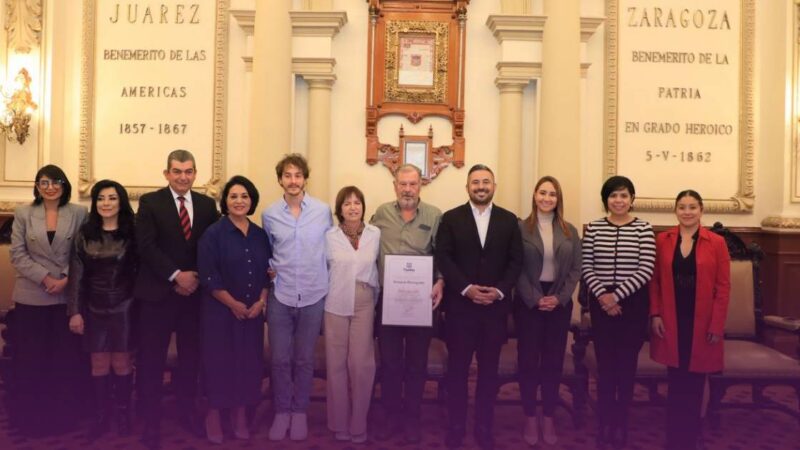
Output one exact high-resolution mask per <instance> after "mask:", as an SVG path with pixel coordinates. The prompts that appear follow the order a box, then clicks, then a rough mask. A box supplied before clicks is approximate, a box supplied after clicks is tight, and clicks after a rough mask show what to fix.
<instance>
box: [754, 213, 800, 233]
mask: <svg viewBox="0 0 800 450" xmlns="http://www.w3.org/2000/svg"><path fill="white" fill-rule="evenodd" d="M761 228H774V229H778V230H787V231H788V230H791V231H798V232H800V217H780V216H769V217H767V218H766V219H764V220H762V221H761Z"/></svg>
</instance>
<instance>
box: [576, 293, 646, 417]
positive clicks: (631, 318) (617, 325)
mask: <svg viewBox="0 0 800 450" xmlns="http://www.w3.org/2000/svg"><path fill="white" fill-rule="evenodd" d="M620 306H621V307H622V315H618V316H614V317H612V316H609V315H608V314H606V312H605V311H603V309H602V307H601V306H600V302H598V301H597V299H596V298H594V296H592V297H591V298H590V299H589V313H590V314H591V318H592V331H593V333H594V350H595V355H596V356H597V407H598V417H599V418H600V421H601V423H600V425H601V426H620V427H623V428H625V427H627V424H628V409H629V407H630V404H631V401H632V400H633V387H634V377H635V376H636V365H637V361H638V357H639V350H641V348H642V344H643V343H644V339H645V336H646V334H647V319H648V312H649V308H650V299H649V295H648V293H647V288H643V289H639V290H638V291H636V292H634V293H633V295H631V296H629V297H627V298H625V299H623V300H622V301H620Z"/></svg>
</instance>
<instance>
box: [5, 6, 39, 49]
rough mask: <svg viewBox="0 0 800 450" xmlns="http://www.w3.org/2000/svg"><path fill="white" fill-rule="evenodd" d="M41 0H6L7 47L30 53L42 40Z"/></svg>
mask: <svg viewBox="0 0 800 450" xmlns="http://www.w3.org/2000/svg"><path fill="white" fill-rule="evenodd" d="M43 11H44V10H43V7H42V0H6V33H7V35H8V47H9V48H10V49H12V50H14V51H15V52H17V53H30V51H31V49H32V48H33V47H38V46H39V44H40V43H41V40H42V12H43Z"/></svg>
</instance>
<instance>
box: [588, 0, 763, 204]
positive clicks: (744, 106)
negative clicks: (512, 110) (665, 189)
mask: <svg viewBox="0 0 800 450" xmlns="http://www.w3.org/2000/svg"><path fill="white" fill-rule="evenodd" d="M738 3H739V5H740V7H741V20H742V25H741V35H740V37H739V39H740V42H741V49H740V53H741V67H740V72H739V83H740V84H739V90H740V92H739V98H740V100H739V114H738V115H739V136H738V140H739V158H738V159H739V162H738V168H737V169H738V170H737V172H738V182H737V190H736V192H735V193H733V194H732V195H731V196H730V197H729V198H714V199H704V201H703V204H704V207H705V211H706V212H708V213H721V214H735V213H752V211H753V207H754V204H755V185H754V183H755V181H754V180H755V177H754V174H755V150H754V137H753V136H754V129H755V116H754V106H753V104H754V78H753V67H754V64H755V54H754V45H755V2H754V0H739V2H738ZM621 13H622V12H621V11H619V0H607V1H606V17H607V18H608V20H607V21H606V67H605V80H606V81H605V105H604V109H605V118H606V124H605V129H604V138H603V141H604V153H605V155H604V168H603V177H604V178H607V177H610V176H612V175H616V174H617V163H618V155H617V126H618V121H617V112H618V111H617V106H618V105H617V101H618V90H617V84H618V82H619V75H620V74H619V71H618V64H619V23H618V19H617V18H618V17H624V16H619V15H620V14H621ZM582 29H583V27H582ZM674 206H675V200H674V198H663V197H659V198H648V197H636V207H637V209H639V210H648V211H672V210H673V208H674Z"/></svg>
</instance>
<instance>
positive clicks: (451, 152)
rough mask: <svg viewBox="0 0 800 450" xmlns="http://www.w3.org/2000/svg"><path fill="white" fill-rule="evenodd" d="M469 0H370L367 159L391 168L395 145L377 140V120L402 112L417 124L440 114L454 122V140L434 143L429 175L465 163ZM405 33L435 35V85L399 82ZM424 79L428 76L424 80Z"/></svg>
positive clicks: (369, 162)
mask: <svg viewBox="0 0 800 450" xmlns="http://www.w3.org/2000/svg"><path fill="white" fill-rule="evenodd" d="M468 4H469V0H369V35H368V39H367V102H366V103H367V104H366V135H367V136H366V137H367V142H366V144H367V155H366V156H367V157H366V160H367V164H369V165H374V164H378V163H379V162H382V163H383V164H384V165H385V166H386V167H387V168H389V170H393V167H395V166H393V164H394V163H393V162H394V161H396V159H397V158H398V157H399V156H398V155H399V148H398V147H395V146H392V145H389V144H383V143H381V142H379V139H378V122H379V121H380V120H381V119H382V118H384V117H386V116H389V115H401V116H403V117H405V118H406V119H407V120H408V121H409V122H411V123H413V124H416V123H419V122H420V121H421V120H422V119H423V118H425V117H440V118H444V119H446V120H448V121H449V122H450V124H451V126H452V143H451V144H447V145H442V146H440V147H436V148H432V149H431V153H432V154H433V161H434V163H435V164H434V168H435V170H434V172H432V174H431V179H433V178H434V177H435V176H436V175H437V174H438V173H439V171H440V170H441V169H444V168H445V167H447V166H449V165H453V166H455V167H458V168H460V167H463V166H464V150H465V146H466V143H465V139H464V115H465V111H464V78H465V66H466V65H465V62H464V58H465V55H466V42H467V41H466V33H467V26H466V25H467V5H468ZM403 35H410V36H414V35H417V36H424V35H430V36H433V37H434V52H435V54H434V55H433V58H434V62H433V65H434V67H433V80H432V81H433V85H432V86H413V85H401V84H400V82H399V81H400V80H399V75H400V68H399V64H400V53H399V52H400V40H401V38H402V36H403ZM426 81H427V80H426Z"/></svg>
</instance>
